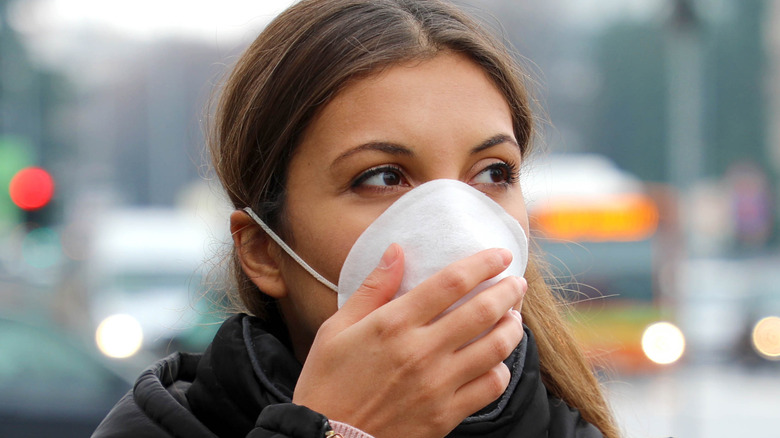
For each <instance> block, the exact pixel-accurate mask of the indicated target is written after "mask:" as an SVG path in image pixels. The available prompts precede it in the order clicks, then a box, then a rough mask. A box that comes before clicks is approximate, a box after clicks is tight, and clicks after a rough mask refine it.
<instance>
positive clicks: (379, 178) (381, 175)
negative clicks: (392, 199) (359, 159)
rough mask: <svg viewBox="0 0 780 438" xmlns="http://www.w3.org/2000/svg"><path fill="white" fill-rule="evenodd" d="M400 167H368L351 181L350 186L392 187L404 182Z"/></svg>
mask: <svg viewBox="0 0 780 438" xmlns="http://www.w3.org/2000/svg"><path fill="white" fill-rule="evenodd" d="M405 183H406V182H405V180H404V176H403V173H402V172H401V169H399V168H397V167H395V166H380V167H374V168H372V169H368V170H367V171H365V172H363V173H362V174H360V176H358V177H357V179H355V182H353V183H352V187H361V186H378V187H392V186H398V185H402V184H405Z"/></svg>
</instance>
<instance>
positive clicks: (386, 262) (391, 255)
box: [379, 243, 398, 269]
mask: <svg viewBox="0 0 780 438" xmlns="http://www.w3.org/2000/svg"><path fill="white" fill-rule="evenodd" d="M397 246H398V245H396V244H395V243H391V244H390V246H388V247H387V249H386V250H385V253H384V254H382V260H380V261H379V268H381V269H387V268H389V267H390V266H393V263H395V261H396V260H398V248H397Z"/></svg>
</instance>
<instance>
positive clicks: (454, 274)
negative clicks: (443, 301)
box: [439, 269, 469, 292]
mask: <svg viewBox="0 0 780 438" xmlns="http://www.w3.org/2000/svg"><path fill="white" fill-rule="evenodd" d="M439 286H441V288H442V289H444V290H448V291H453V292H462V291H464V290H465V289H468V288H469V285H468V279H467V278H466V276H465V274H464V273H463V271H462V270H455V269H446V270H444V271H442V275H441V276H440V278H439Z"/></svg>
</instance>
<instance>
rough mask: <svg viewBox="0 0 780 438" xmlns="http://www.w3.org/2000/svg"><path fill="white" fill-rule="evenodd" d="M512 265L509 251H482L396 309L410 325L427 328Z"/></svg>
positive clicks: (451, 267) (407, 297) (439, 274)
mask: <svg viewBox="0 0 780 438" xmlns="http://www.w3.org/2000/svg"><path fill="white" fill-rule="evenodd" d="M511 262H512V253H511V252H510V251H509V250H506V249H502V248H494V249H487V250H484V251H480V252H478V253H476V254H474V255H472V256H469V257H466V258H464V259H462V260H458V261H456V262H454V263H452V264H450V265H449V266H447V267H446V268H444V269H443V270H441V271H439V272H437V273H436V274H434V275H432V276H431V277H430V278H428V279H427V280H425V281H423V282H422V283H421V284H420V285H418V286H417V287H415V288H414V289H412V290H411V291H409V292H408V293H407V294H405V295H403V296H402V297H400V298H399V299H397V300H396V301H395V305H396V306H398V310H399V311H402V312H406V313H407V315H406V317H407V318H408V321H409V322H410V323H412V324H417V325H424V324H427V323H428V322H430V321H431V320H433V319H434V318H436V317H437V316H439V315H440V314H441V313H442V312H444V311H445V310H446V309H447V308H449V307H450V306H451V305H452V304H454V303H455V302H456V301H458V300H459V299H460V298H462V297H463V296H465V295H466V294H468V293H469V292H470V291H471V290H472V289H474V288H475V287H476V286H477V285H478V284H479V283H482V282H483V281H485V280H487V279H490V278H493V277H495V276H496V275H498V274H500V273H501V272H503V271H504V270H505V269H506V268H507V266H509V264H510V263H511ZM403 309H405V310H403Z"/></svg>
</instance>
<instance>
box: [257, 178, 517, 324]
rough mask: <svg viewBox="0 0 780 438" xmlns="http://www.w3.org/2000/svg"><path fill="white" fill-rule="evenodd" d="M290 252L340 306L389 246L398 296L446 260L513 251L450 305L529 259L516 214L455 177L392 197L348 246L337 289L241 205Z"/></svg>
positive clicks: (502, 276) (468, 296)
mask: <svg viewBox="0 0 780 438" xmlns="http://www.w3.org/2000/svg"><path fill="white" fill-rule="evenodd" d="M244 210H245V211H246V212H247V213H248V214H249V215H250V216H251V217H252V219H254V220H255V221H256V222H257V223H258V225H260V226H261V227H262V228H263V230H265V231H266V233H268V235H269V236H271V238H272V239H274V240H275V241H276V243H278V244H279V245H280V246H281V247H282V249H284V251H286V252H287V253H288V254H289V255H290V257H292V258H293V259H294V260H295V261H296V262H298V263H299V264H300V265H301V266H302V267H303V268H304V269H305V270H306V271H307V272H309V273H310V274H311V275H313V276H314V278H316V279H317V280H319V281H320V282H321V283H322V284H324V285H325V286H327V287H329V288H330V289H332V290H334V291H336V292H337V293H338V305H339V308H341V306H343V305H344V303H345V302H346V301H347V299H348V298H349V297H350V296H351V295H352V294H353V293H354V292H355V291H356V290H357V289H358V288H359V287H360V286H361V285H362V284H363V281H364V280H365V279H366V277H367V276H368V274H370V273H371V272H372V271H373V270H374V269H375V268H376V267H377V265H378V264H379V261H380V259H381V258H382V255H383V254H384V252H385V250H386V249H387V247H388V246H390V244H392V243H397V244H399V245H400V246H401V248H402V249H403V252H404V260H405V263H404V278H403V280H402V282H401V287H400V288H399V289H398V293H397V294H396V297H399V296H401V295H403V294H405V293H406V292H408V291H410V290H411V289H413V288H415V287H416V286H417V285H419V284H420V283H422V282H423V281H424V280H425V279H427V278H429V277H430V276H432V275H433V274H435V273H437V272H439V271H441V270H442V269H444V268H445V267H446V266H447V265H449V264H451V263H453V262H455V261H458V260H461V259H463V258H465V257H468V256H470V255H473V254H476V253H477V252H479V251H482V250H484V249H489V248H506V249H508V250H510V251H511V252H512V255H513V256H514V257H513V259H512V263H511V264H510V265H509V267H508V268H507V269H506V270H505V271H504V272H502V273H501V274H499V275H497V276H495V277H493V278H491V279H489V280H486V281H484V282H483V283H481V284H480V285H479V286H477V287H476V288H475V289H474V290H473V291H471V292H470V293H469V294H468V295H467V296H465V297H464V298H462V299H461V300H460V301H458V302H457V303H455V304H454V305H453V306H452V307H451V308H450V309H448V311H449V310H451V309H452V308H454V307H456V306H458V305H460V304H462V303H463V302H465V301H467V300H468V299H469V298H471V297H472V296H474V295H475V294H477V293H479V292H481V291H482V290H484V289H486V288H488V287H490V286H492V285H493V284H495V283H497V282H498V281H499V280H501V279H502V278H504V277H507V276H509V275H514V276H518V277H521V276H522V275H523V274H524V273H525V268H526V265H527V263H528V240H527V238H526V235H525V232H524V231H523V228H522V227H521V226H520V224H519V223H518V222H517V220H516V219H515V218H513V217H512V216H510V215H509V214H508V213H507V212H506V211H504V209H503V208H502V207H501V206H500V205H498V204H497V203H495V202H494V201H493V200H492V199H490V198H489V197H488V196H487V195H485V194H484V193H482V192H480V191H479V190H477V189H475V188H473V187H471V186H469V185H468V184H465V183H462V182H460V181H456V180H449V179H439V180H434V181H430V182H427V183H425V184H422V185H420V186H418V187H415V188H414V189H412V190H410V191H409V192H408V193H406V194H404V195H403V196H401V197H400V198H398V200H397V201H395V202H394V203H393V204H392V205H391V206H390V207H388V209H387V210H385V212H384V213H382V214H381V215H380V216H379V217H378V218H377V219H376V220H375V221H374V222H373V223H371V225H369V227H368V228H366V230H365V231H364V232H363V234H361V235H360V237H358V239H357V241H356V242H355V244H354V245H353V246H352V249H351V250H350V252H349V254H348V255H347V259H346V260H345V261H344V265H343V266H342V267H341V273H340V275H339V285H338V288H337V287H336V286H335V285H334V284H333V283H331V282H329V281H328V280H327V279H325V278H324V277H323V276H322V275H320V274H319V273H317V272H316V271H315V270H314V269H312V268H311V266H309V265H308V264H307V263H306V262H305V261H303V260H302V259H301V258H300V257H299V256H298V255H297V254H295V252H294V251H293V250H292V249H291V248H290V247H289V246H287V245H286V244H285V243H284V242H283V241H282V240H281V238H279V237H278V236H277V235H276V234H275V233H274V232H273V231H272V230H271V229H270V228H268V226H267V225H265V223H263V221H262V220H260V218H259V217H257V215H256V214H255V213H254V212H253V211H252V210H251V209H250V208H249V207H247V208H245V209H244Z"/></svg>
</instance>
